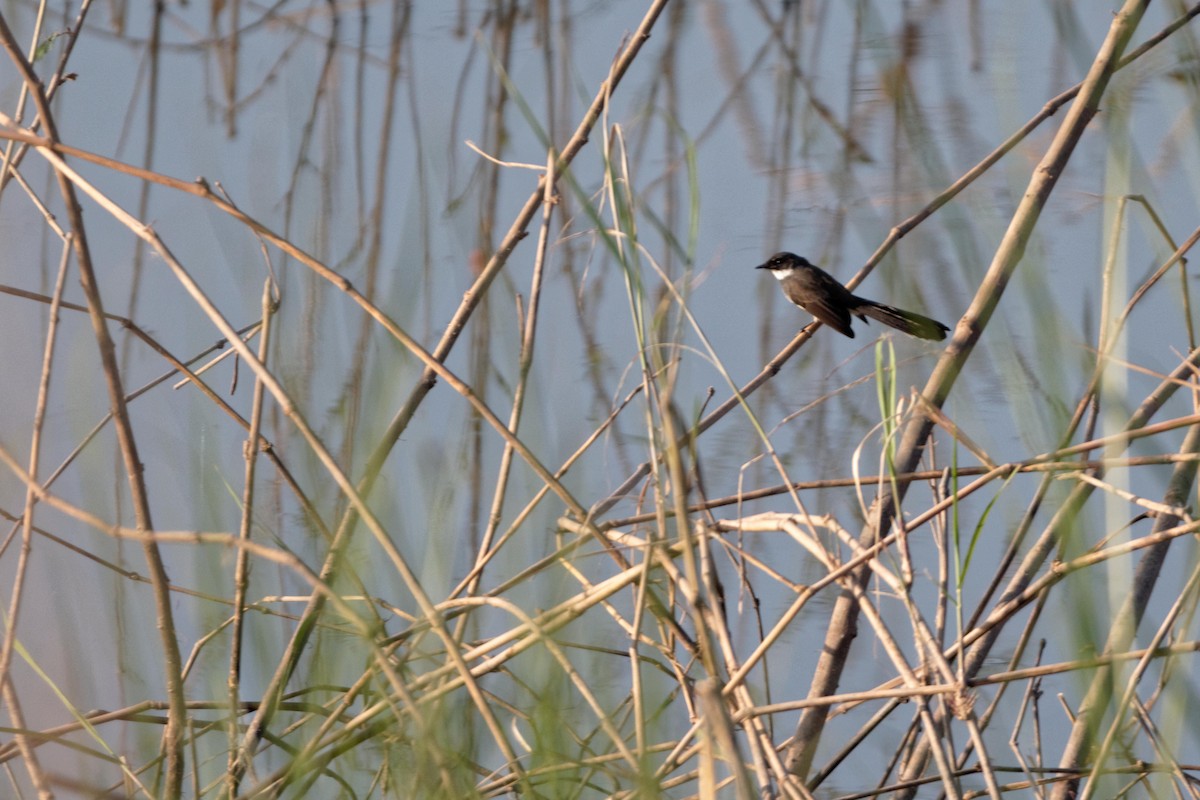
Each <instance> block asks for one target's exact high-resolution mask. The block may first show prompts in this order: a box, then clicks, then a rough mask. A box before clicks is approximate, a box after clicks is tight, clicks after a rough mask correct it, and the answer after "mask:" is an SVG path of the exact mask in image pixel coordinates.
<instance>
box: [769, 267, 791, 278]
mask: <svg viewBox="0 0 1200 800" xmlns="http://www.w3.org/2000/svg"><path fill="white" fill-rule="evenodd" d="M795 271H796V270H795V269H794V268H792V267H788V268H787V269H773V270H771V274H772V275H774V276H775V280H777V281H786V280H787V279H788V278H790V277H792V273H793V272H795Z"/></svg>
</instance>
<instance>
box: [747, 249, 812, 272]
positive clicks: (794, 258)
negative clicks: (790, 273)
mask: <svg viewBox="0 0 1200 800" xmlns="http://www.w3.org/2000/svg"><path fill="white" fill-rule="evenodd" d="M811 266H812V264H810V263H808V259H807V258H805V257H804V256H798V255H796V254H795V253H789V252H787V251H786V250H784V251H781V252H778V253H776V254H775V255H773V256H771V257H770V258H769V259H767V263H765V264H759V265H758V266H757V267H755V269H769V270H771V271H772V272H775V271H776V270H781V269H796V268H797V267H811Z"/></svg>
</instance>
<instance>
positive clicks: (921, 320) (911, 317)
mask: <svg viewBox="0 0 1200 800" xmlns="http://www.w3.org/2000/svg"><path fill="white" fill-rule="evenodd" d="M854 313H856V314H859V315H866V316H868V317H870V318H871V319H874V320H878V321H880V322H882V323H883V324H884V325H889V326H891V327H893V328H895V329H896V330H898V331H901V332H903V333H907V334H908V335H909V336H916V337H917V338H918V339H930V340H933V341H936V342H940V341H941V340H942V339H945V338H946V331H948V330H950V329H949V328H948V327H946V326H945V325H943V324H942V323H940V322H938V321H937V320H935V319H930V318H929V317H924V316H921V315H920V314H915V313H913V312H912V311H902V310H901V309H899V308H893V307H892V306H885V305H884V304H883V303H876V302H874V301H867V302H865V303H863V304H862V305H860V306H859V307H858V308H856V309H854Z"/></svg>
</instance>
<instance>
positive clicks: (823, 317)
mask: <svg viewBox="0 0 1200 800" xmlns="http://www.w3.org/2000/svg"><path fill="white" fill-rule="evenodd" d="M755 269H769V270H771V274H772V275H774V276H775V279H776V280H778V281H779V286H780V288H782V289H783V293H784V294H785V295H787V299H788V300H791V301H792V302H793V303H795V304H796V305H798V306H800V307H801V308H803V309H804V310H805V311H807V312H808V313H810V314H812V315H813V316H814V317H816V318H817V319H818V320H819V321H821V322H823V323H825V324H826V325H828V326H829V327H831V328H833V329H834V330H835V331H837V332H838V333H840V334H843V335H845V336H849V337H850V338H851V339H853V338H854V331H852V330H851V329H850V315H851V314H854V315H855V316H856V317H858V318H859V319H861V320H862V321H863V322H866V321H867V317H871V318H872V319H876V320H879V321H880V322H882V323H883V324H884V325H890V326H891V327H893V328H895V329H896V330H898V331H903V332H904V333H907V334H908V335H909V336H916V337H917V338H918V339H932V340H933V341H939V342H940V341H941V340H942V339H945V338H946V331H948V330H950V329H949V328H948V327H946V326H945V325H943V324H942V323H940V322H938V321H937V320H934V319H930V318H929V317H923V316H921V315H920V314H914V313H913V312H911V311H901V310H900V309H898V308H893V307H892V306H885V305H884V304H883V303H876V302H875V301H874V300H868V299H867V298H865V297H859V296H858V295H856V294H854V293H852V292H851V291H850V290H849V289H847V288H846V287H845V286H842V284H840V283H838V282H837V279H836V278H834V277H833V276H832V275H830V274H829V273H828V272H826V271H825V270H823V269H821V268H820V267H818V266H815V265H813V264H810V263H809V261H808V259H807V258H804V257H803V256H798V255H796V254H794V253H776V254H775V255H773V256H771V258H770V259H769V260H768V261H767V263H765V264H759V265H758V266H757V267H755Z"/></svg>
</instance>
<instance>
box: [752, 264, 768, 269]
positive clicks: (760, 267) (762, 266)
mask: <svg viewBox="0 0 1200 800" xmlns="http://www.w3.org/2000/svg"><path fill="white" fill-rule="evenodd" d="M768 266H769V265H767V264H759V265H758V266H757V267H755V269H766V268H767V267H768Z"/></svg>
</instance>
